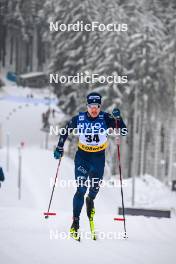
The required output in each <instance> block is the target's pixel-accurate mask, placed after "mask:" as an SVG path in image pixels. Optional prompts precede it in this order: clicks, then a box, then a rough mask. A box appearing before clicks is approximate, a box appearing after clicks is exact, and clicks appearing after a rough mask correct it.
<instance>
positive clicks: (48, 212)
mask: <svg viewBox="0 0 176 264" xmlns="http://www.w3.org/2000/svg"><path fill="white" fill-rule="evenodd" d="M60 163H61V158H60V159H59V162H58V166H57V171H56V176H55V180H54V184H53V189H52V193H51V197H50V201H49V206H48V211H47V213H44V215H45V218H46V219H47V218H48V217H49V216H50V215H56V213H50V207H51V202H52V199H53V194H54V189H55V186H56V180H57V176H58V172H59V167H60Z"/></svg>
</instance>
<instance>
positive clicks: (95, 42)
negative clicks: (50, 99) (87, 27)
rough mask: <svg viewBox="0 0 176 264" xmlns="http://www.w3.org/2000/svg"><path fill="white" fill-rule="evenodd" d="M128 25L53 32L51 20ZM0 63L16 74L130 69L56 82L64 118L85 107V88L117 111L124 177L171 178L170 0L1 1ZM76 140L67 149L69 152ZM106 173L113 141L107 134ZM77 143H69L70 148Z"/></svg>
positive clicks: (175, 38) (174, 87)
mask: <svg viewBox="0 0 176 264" xmlns="http://www.w3.org/2000/svg"><path fill="white" fill-rule="evenodd" d="M50 21H59V22H60V23H65V24H68V23H75V22H76V21H83V22H85V23H91V22H92V21H98V22H100V23H105V24H108V23H120V24H123V23H125V24H127V25H128V30H127V31H126V32H107V31H104V32H99V31H92V32H84V31H80V32H73V31H71V32H66V31H64V32H62V31H58V32H50V31H49V22H50ZM0 69H1V71H3V72H4V71H5V72H7V71H12V72H14V73H16V74H17V75H19V74H22V73H27V72H35V71H43V72H45V73H47V74H48V75H49V73H56V72H57V73H59V74H61V75H63V74H64V75H70V74H71V75H76V73H78V72H89V73H98V74H100V75H104V76H107V75H108V74H112V73H116V74H118V75H127V76H128V83H127V84H111V85H110V84H101V83H94V84H86V83H85V84H72V85H68V84H57V85H54V87H52V89H54V92H55V94H56V96H57V97H58V101H59V107H60V108H61V109H62V110H63V112H64V113H65V121H66V120H68V119H70V118H71V117H72V116H73V115H76V114H77V113H78V112H79V111H82V110H84V109H85V97H86V94H87V93H88V92H90V91H97V92H100V93H101V94H102V96H103V110H105V111H108V112H111V111H112V109H113V108H114V107H118V108H119V109H120V110H121V113H122V117H123V119H124V121H125V122H126V124H127V127H128V136H127V137H125V138H122V139H121V151H122V158H121V159H122V166H123V175H124V177H127V178H129V177H131V176H132V175H138V176H140V175H143V174H150V175H153V176H154V177H156V178H158V179H160V180H162V181H164V182H166V183H169V182H170V180H172V179H174V177H175V175H176V140H175V138H176V1H175V0H161V1H159V0H72V1H70V0H0ZM73 141H74V139H73V138H71V140H70V148H69V149H70V151H69V155H70V156H72V155H73V150H74V149H73V148H76V147H75V144H73ZM109 141H110V147H109V151H108V153H107V158H108V165H109V166H108V167H109V169H110V171H111V174H113V175H115V174H116V173H117V172H116V151H117V150H116V146H115V144H114V138H109ZM73 145H74V147H73Z"/></svg>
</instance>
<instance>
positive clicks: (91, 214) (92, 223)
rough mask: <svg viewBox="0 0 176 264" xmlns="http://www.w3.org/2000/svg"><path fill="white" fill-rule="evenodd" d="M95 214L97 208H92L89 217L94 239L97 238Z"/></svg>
mask: <svg viewBox="0 0 176 264" xmlns="http://www.w3.org/2000/svg"><path fill="white" fill-rule="evenodd" d="M94 215H95V208H93V209H92V210H91V213H90V217H89V225H90V232H91V237H92V239H93V240H97V236H96V233H95V225H94Z"/></svg>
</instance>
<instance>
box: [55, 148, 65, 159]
mask: <svg viewBox="0 0 176 264" xmlns="http://www.w3.org/2000/svg"><path fill="white" fill-rule="evenodd" d="M63 154H64V149H63V147H57V148H56V149H55V151H54V158H55V159H60V158H62V156H63Z"/></svg>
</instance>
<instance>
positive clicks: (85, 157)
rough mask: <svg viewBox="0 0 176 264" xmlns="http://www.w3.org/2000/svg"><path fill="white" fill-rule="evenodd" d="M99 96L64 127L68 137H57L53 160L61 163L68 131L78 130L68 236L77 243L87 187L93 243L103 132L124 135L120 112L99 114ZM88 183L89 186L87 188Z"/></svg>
mask: <svg viewBox="0 0 176 264" xmlns="http://www.w3.org/2000/svg"><path fill="white" fill-rule="evenodd" d="M101 99H102V97H101V95H100V94H99V93H95V92H92V93H90V94H88V95H87V111H86V112H80V113H79V114H78V115H76V116H74V117H73V118H72V119H71V121H70V122H68V124H67V125H66V131H67V133H66V134H65V135H60V137H59V142H58V145H57V147H56V149H55V151H54V157H55V158H56V159H60V158H61V157H62V156H63V153H64V143H65V141H66V139H67V137H68V131H70V130H72V129H74V128H77V129H79V132H80V134H79V143H78V150H77V152H76V155H75V159H74V162H75V180H76V181H77V191H76V193H75V195H74V197H73V223H72V225H71V229H70V234H71V236H72V237H73V238H75V239H76V240H80V238H79V234H78V229H79V219H80V213H81V209H82V207H83V204H84V195H85V193H86V191H87V188H88V187H89V192H88V196H87V197H86V207H87V216H88V218H89V221H90V229H91V233H92V238H93V239H96V236H95V232H94V222H93V217H94V214H95V208H94V199H95V197H96V195H97V193H98V191H99V187H100V183H101V181H102V179H103V174H104V166H105V149H106V147H107V133H102V131H103V130H104V131H105V130H106V131H107V129H108V128H113V129H114V128H115V127H116V125H117V124H118V128H120V129H121V134H122V135H125V134H127V128H126V125H125V124H124V122H123V120H122V118H121V116H120V111H119V110H118V109H114V110H113V115H111V114H109V113H107V112H103V111H101ZM88 180H89V186H88V184H86V183H87V182H88Z"/></svg>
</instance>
